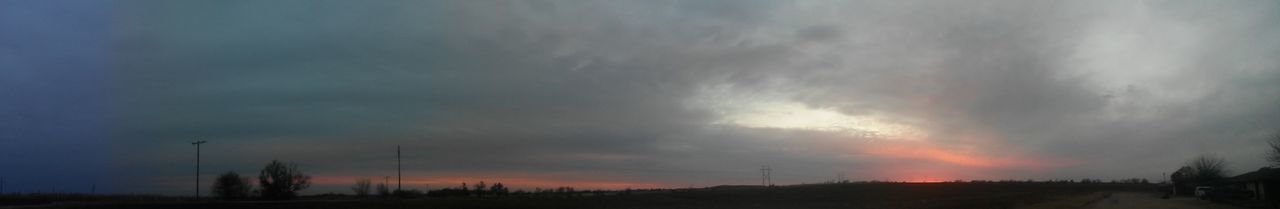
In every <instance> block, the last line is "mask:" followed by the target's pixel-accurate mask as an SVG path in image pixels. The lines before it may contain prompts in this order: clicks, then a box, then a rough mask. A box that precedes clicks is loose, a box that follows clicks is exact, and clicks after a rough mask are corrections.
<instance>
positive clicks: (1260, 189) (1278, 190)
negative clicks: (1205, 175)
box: [1218, 167, 1280, 201]
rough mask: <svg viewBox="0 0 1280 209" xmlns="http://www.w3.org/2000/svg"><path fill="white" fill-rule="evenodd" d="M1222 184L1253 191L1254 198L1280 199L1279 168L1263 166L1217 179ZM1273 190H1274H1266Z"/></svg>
mask: <svg viewBox="0 0 1280 209" xmlns="http://www.w3.org/2000/svg"><path fill="white" fill-rule="evenodd" d="M1218 183H1220V184H1221V185H1222V186H1224V187H1229V188H1232V189H1237V190H1244V191H1249V192H1251V193H1253V195H1251V196H1252V199H1254V200H1267V201H1276V200H1280V168H1268V167H1264V168H1261V169H1258V170H1257V171H1253V172H1248V173H1245V174H1240V175H1238V176H1235V177H1231V178H1226V179H1222V180H1221V181H1218ZM1268 190H1275V191H1268Z"/></svg>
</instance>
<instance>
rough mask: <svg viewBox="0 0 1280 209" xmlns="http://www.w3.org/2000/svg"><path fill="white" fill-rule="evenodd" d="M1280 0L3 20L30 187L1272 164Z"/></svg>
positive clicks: (80, 5) (1033, 174)
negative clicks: (1269, 149)
mask: <svg viewBox="0 0 1280 209" xmlns="http://www.w3.org/2000/svg"><path fill="white" fill-rule="evenodd" d="M1276 37H1280V2H1276V1H1264V0H1258V1H1191V0H1188V1H954V2H952V1H946V2H943V1H742V0H727V1H647V0H646V1H392V0H384V1H336V0H335V1H324V0H316V1H285V0H279V1H41V0H30V1H27V0H18V1H0V176H3V177H5V180H6V184H5V186H6V187H5V189H6V190H5V191H4V192H37V191H48V190H55V189H56V190H58V191H73V192H87V191H88V190H89V189H90V188H91V186H92V185H94V184H96V185H98V191H99V192H115V193H164V194H187V193H190V191H191V190H192V189H193V188H192V187H193V186H194V185H192V184H194V183H193V178H194V177H193V175H194V173H195V171H194V161H195V148H194V147H193V146H192V145H191V144H190V142H191V141H195V140H207V141H209V143H208V144H205V145H203V147H202V153H201V154H202V157H201V160H202V165H203V166H202V168H201V169H202V173H201V175H202V181H203V183H202V185H209V184H211V183H212V179H213V176H215V175H216V174H218V173H221V172H226V171H235V172H239V173H242V174H246V175H250V176H256V173H257V171H258V170H259V169H261V167H262V166H263V165H264V164H266V163H267V162H269V161H271V160H273V159H278V160H282V161H287V162H294V163H297V165H298V166H299V167H300V168H301V169H302V170H303V171H304V172H307V173H308V174H310V175H312V176H314V181H315V183H316V186H315V187H314V188H313V189H311V190H307V191H306V193H321V192H346V191H347V190H346V189H345V188H346V187H347V186H348V185H350V184H351V183H352V182H353V181H354V180H355V179H357V178H374V179H377V180H378V181H377V182H381V180H382V179H383V177H384V176H391V181H392V184H394V181H395V172H396V161H395V155H396V152H395V149H396V147H397V146H400V147H401V149H402V151H403V167H404V181H405V187H407V188H415V189H424V188H431V189H438V188H440V187H441V186H454V185H457V184H460V183H461V182H476V181H480V180H484V181H487V182H495V181H500V182H503V183H505V184H508V185H510V186H513V187H517V188H533V187H543V188H546V187H554V186H561V185H566V186H575V187H578V188H627V187H631V188H648V187H689V186H695V187H702V186H714V185H723V184H759V182H760V168H761V166H765V165H768V166H771V167H772V168H773V175H772V176H773V181H774V182H775V183H776V184H798V183H803V182H810V183H812V182H822V181H828V180H832V179H835V178H836V177H837V175H839V174H843V175H844V176H846V177H847V178H848V179H850V180H892V181H945V180H955V179H965V180H968V179H1080V178H1101V179H1120V178H1135V177H1136V178H1148V179H1151V180H1153V181H1158V180H1160V179H1162V177H1161V175H1162V173H1165V172H1172V171H1173V170H1175V169H1177V168H1178V167H1179V166H1180V165H1181V164H1182V163H1184V162H1186V161H1187V160H1189V159H1191V158H1193V157H1196V156H1198V155H1216V156H1221V157H1223V158H1224V159H1226V160H1227V161H1228V163H1229V166H1228V168H1229V169H1230V170H1231V171H1232V174H1239V173H1243V172H1248V171H1252V170H1255V169H1257V168H1259V167H1262V166H1266V165H1267V163H1266V162H1265V161H1264V160H1263V154H1264V153H1265V152H1266V150H1265V144H1266V141H1267V138H1268V136H1273V135H1275V134H1277V131H1278V130H1280V59H1278V57H1280V39H1277V38H1276Z"/></svg>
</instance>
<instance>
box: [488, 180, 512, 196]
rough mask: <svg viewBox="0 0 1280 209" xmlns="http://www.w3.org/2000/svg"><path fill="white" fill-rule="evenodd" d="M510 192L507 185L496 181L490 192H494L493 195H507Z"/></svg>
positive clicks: (490, 187)
mask: <svg viewBox="0 0 1280 209" xmlns="http://www.w3.org/2000/svg"><path fill="white" fill-rule="evenodd" d="M508 192H509V191H508V190H507V186H504V185H502V182H498V183H494V184H493V186H489V193H490V194H493V196H506V195H507V193H508Z"/></svg>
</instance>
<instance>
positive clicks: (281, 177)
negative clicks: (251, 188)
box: [258, 160, 311, 199]
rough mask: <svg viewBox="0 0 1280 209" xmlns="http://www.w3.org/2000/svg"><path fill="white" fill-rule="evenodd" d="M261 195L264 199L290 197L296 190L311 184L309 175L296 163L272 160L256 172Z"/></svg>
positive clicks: (293, 195) (296, 192)
mask: <svg viewBox="0 0 1280 209" xmlns="http://www.w3.org/2000/svg"><path fill="white" fill-rule="evenodd" d="M258 185H260V186H261V187H262V188H261V193H262V197H263V198H266V199H291V198H294V197H297V196H298V191H299V190H303V189H306V188H307V187H309V186H311V177H310V176H307V175H304V174H302V171H299V170H298V165H295V164H292V163H290V164H288V165H286V164H284V163H281V162H280V161H276V160H272V161H271V163H268V164H267V166H266V167H263V168H262V172H259V173H258Z"/></svg>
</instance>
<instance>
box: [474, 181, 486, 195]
mask: <svg viewBox="0 0 1280 209" xmlns="http://www.w3.org/2000/svg"><path fill="white" fill-rule="evenodd" d="M472 186H475V187H476V189H475V190H472V191H475V192H476V197H484V189H486V187H485V185H484V181H480V183H476V184H475V185H472Z"/></svg>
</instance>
